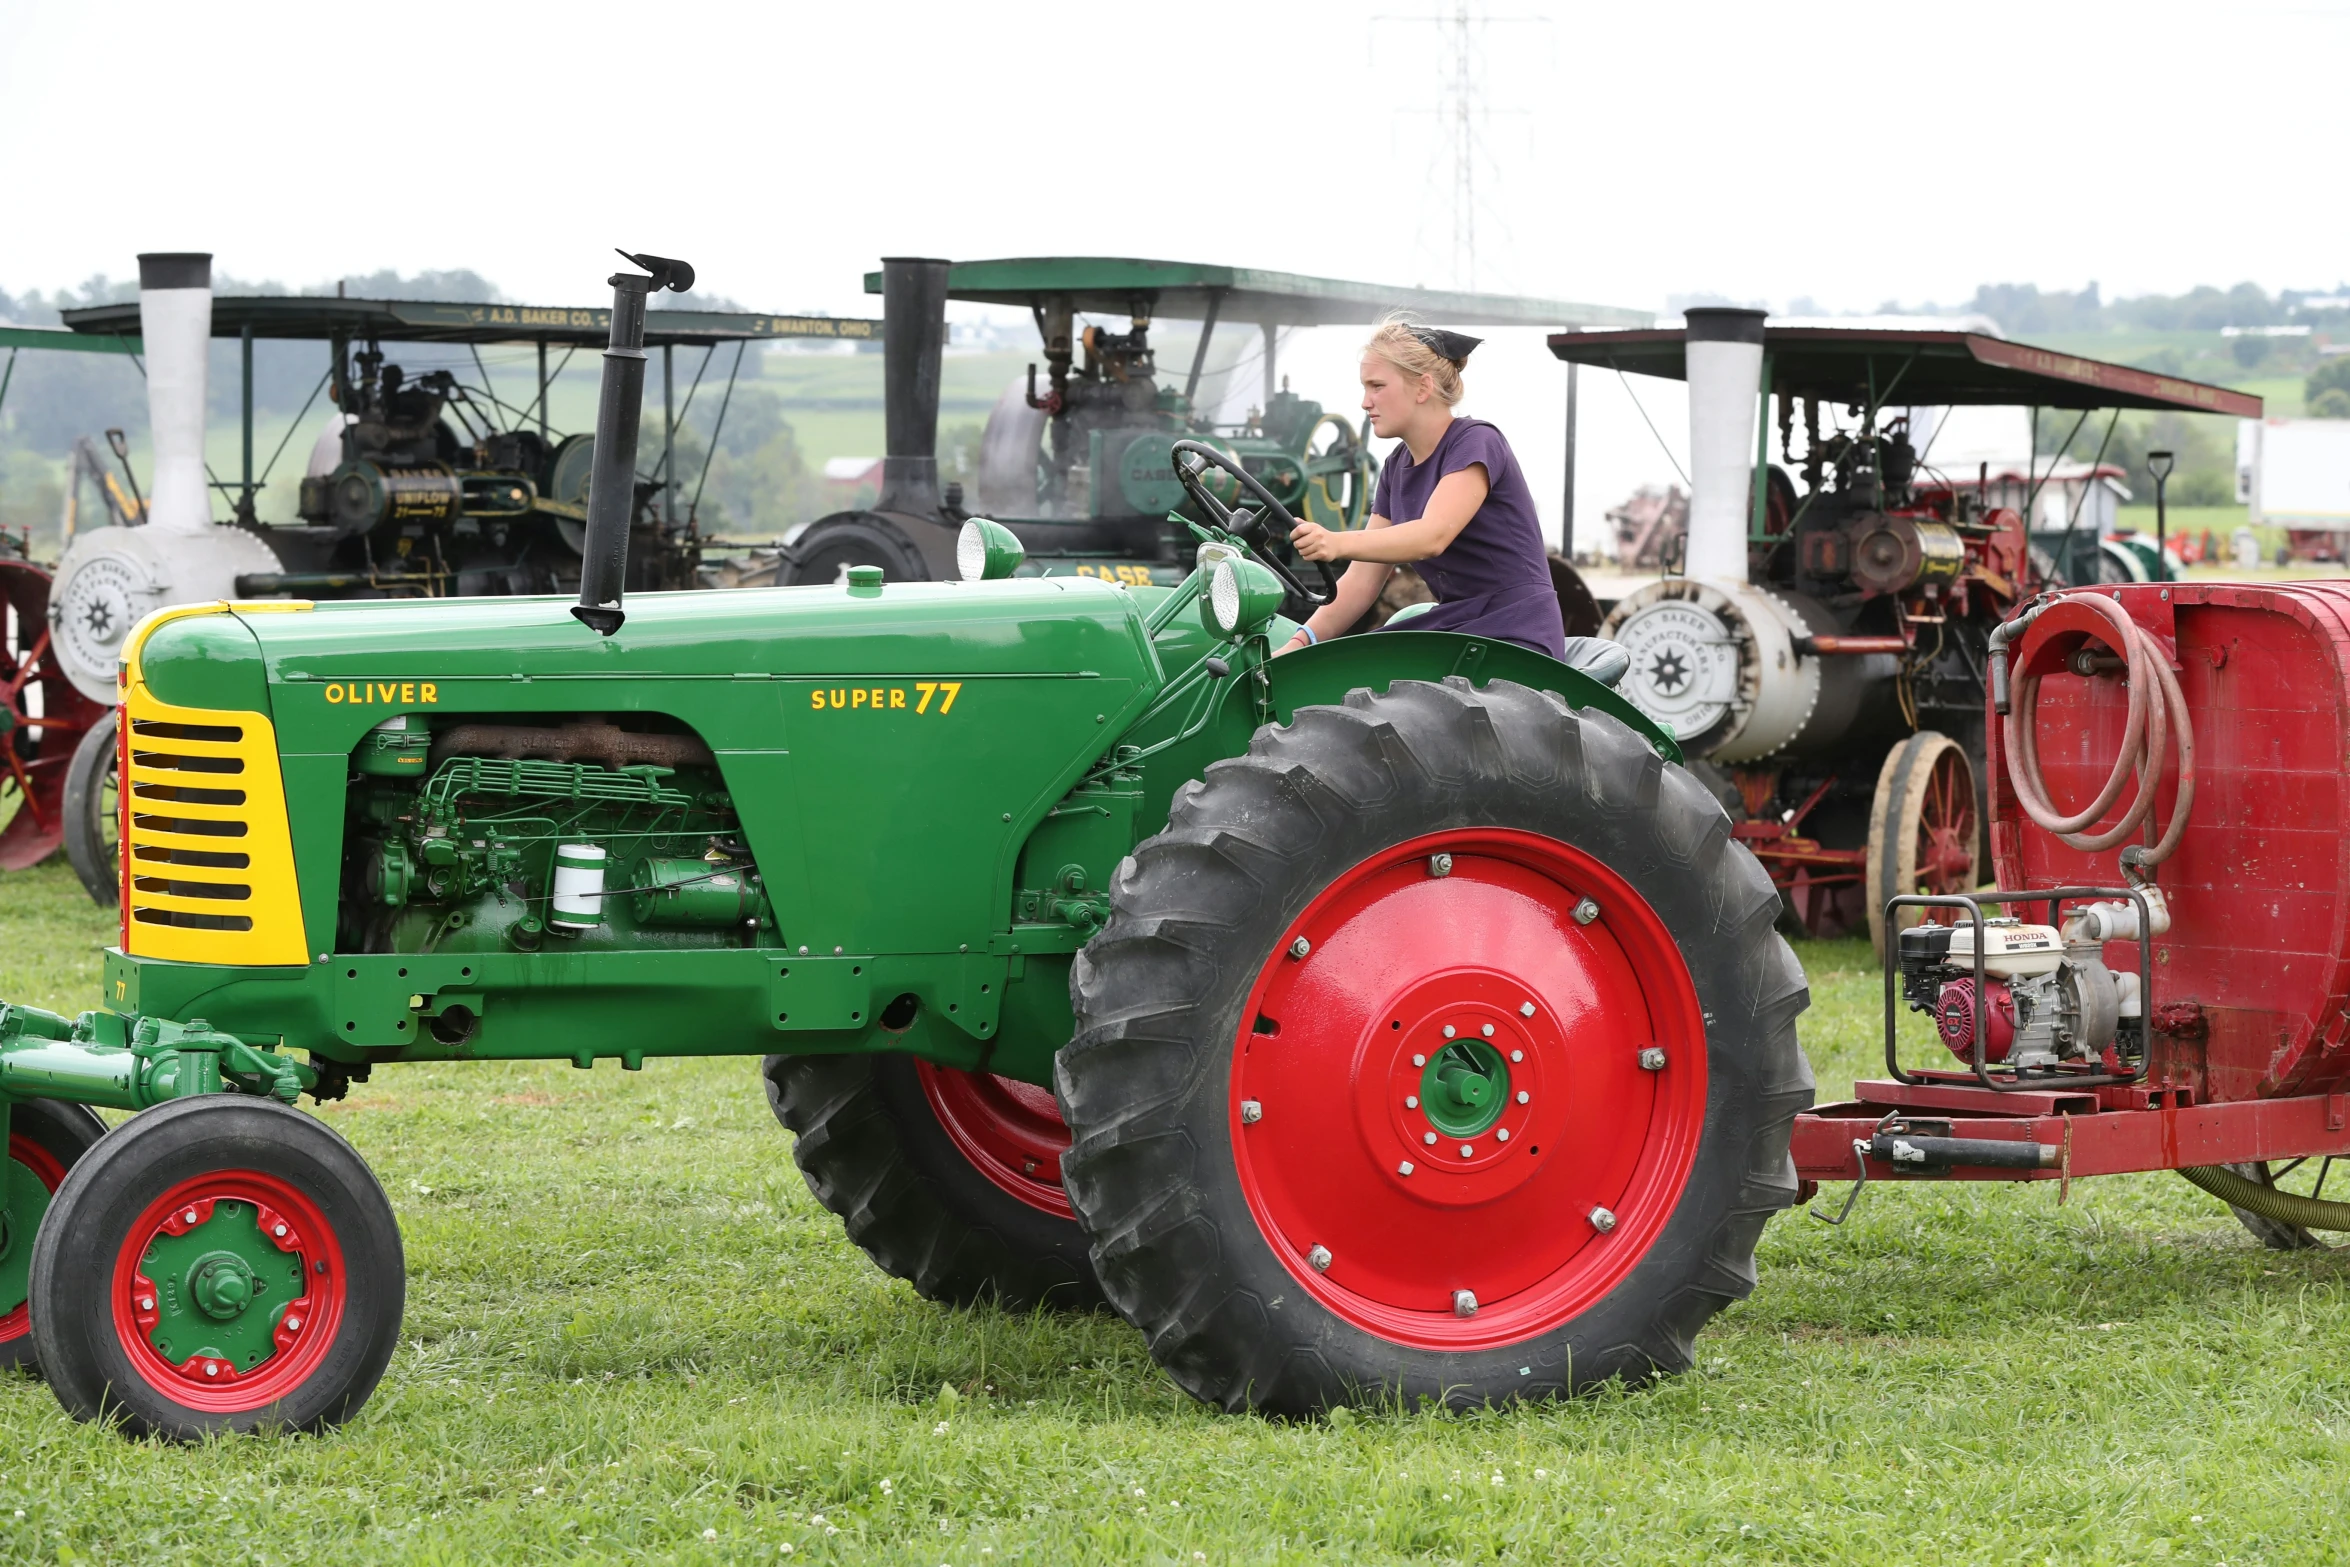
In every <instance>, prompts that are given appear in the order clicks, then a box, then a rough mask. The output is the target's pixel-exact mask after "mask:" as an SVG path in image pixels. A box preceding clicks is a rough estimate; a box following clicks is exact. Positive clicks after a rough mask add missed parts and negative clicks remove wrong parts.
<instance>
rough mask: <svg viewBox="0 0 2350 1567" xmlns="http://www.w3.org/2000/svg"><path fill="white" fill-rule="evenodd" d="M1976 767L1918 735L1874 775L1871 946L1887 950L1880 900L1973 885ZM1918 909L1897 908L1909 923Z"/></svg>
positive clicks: (1954, 748)
mask: <svg viewBox="0 0 2350 1567" xmlns="http://www.w3.org/2000/svg"><path fill="white" fill-rule="evenodd" d="M1975 800H1976V795H1975V770H1974V767H1973V766H1972V765H1971V764H1970V763H1969V762H1968V761H1967V754H1966V750H1965V748H1964V747H1963V746H1961V745H1960V744H1959V743H1958V742H1957V741H1956V740H1953V739H1951V738H1950V737H1949V736H1948V735H1944V734H1936V733H1935V732H1934V731H1932V730H1930V729H1924V730H1920V731H1919V732H1918V733H1916V734H1914V735H1911V736H1910V737H1909V738H1908V739H1907V740H1904V741H1902V742H1901V744H1899V745H1897V746H1895V747H1894V748H1893V749H1892V751H1891V752H1889V753H1888V754H1887V755H1886V757H1885V765H1884V766H1883V767H1882V768H1881V769H1879V771H1878V774H1877V794H1876V799H1875V801H1874V802H1873V804H1872V805H1871V807H1870V810H1869V861H1868V895H1867V901H1868V913H1869V941H1870V943H1871V944H1872V945H1874V946H1875V947H1876V949H1877V951H1878V953H1879V954H1880V955H1882V954H1883V952H1884V950H1885V900H1886V899H1888V898H1893V897H1899V896H1905V895H1908V894H1911V893H1921V892H1922V893H1931V894H1935V895H1937V896H1940V895H1946V894H1949V893H1956V892H1966V891H1968V890H1970V889H1972V888H1973V887H1974V886H1975V885H1976V884H1977V880H1978V873H1977V869H1976V860H1975V854H1976V845H1977V843H1978V842H1979V841H1980V838H1981V833H1980V831H1979V830H1978V827H1977V821H1976V816H1975ZM1920 914H1921V911H1920V910H1917V909H1904V910H1902V917H1901V920H1900V924H1901V926H1903V927H1905V928H1906V927H1907V926H1910V925H1914V924H1916V923H1917V922H1918V919H1919V918H1920Z"/></svg>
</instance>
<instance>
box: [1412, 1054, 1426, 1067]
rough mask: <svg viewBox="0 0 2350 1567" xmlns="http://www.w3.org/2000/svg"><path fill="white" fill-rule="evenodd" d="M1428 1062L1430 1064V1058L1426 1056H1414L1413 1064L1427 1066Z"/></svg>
mask: <svg viewBox="0 0 2350 1567" xmlns="http://www.w3.org/2000/svg"><path fill="white" fill-rule="evenodd" d="M1427 1064H1428V1058H1427V1057H1426V1056H1414V1057H1412V1065H1414V1066H1426V1065H1427Z"/></svg>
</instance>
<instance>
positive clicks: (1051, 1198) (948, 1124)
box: [914, 1060, 1077, 1219]
mask: <svg viewBox="0 0 2350 1567" xmlns="http://www.w3.org/2000/svg"><path fill="white" fill-rule="evenodd" d="M914 1075H915V1076H916V1077H917V1078H919V1079H920V1080H921V1083H922V1095H923V1097H924V1098H926V1099H928V1100H929V1101H930V1108H931V1110H932V1111H933V1113H935V1114H936V1115H937V1116H938V1124H939V1125H940V1126H941V1127H943V1128H945V1130H946V1134H947V1137H948V1138H949V1139H950V1140H951V1141H952V1142H953V1143H954V1145H955V1148H956V1151H958V1152H959V1153H961V1154H962V1156H963V1157H964V1158H966V1159H968V1160H970V1161H971V1166H972V1168H973V1169H976V1170H977V1171H978V1172H979V1173H980V1174H981V1175H984V1176H985V1177H987V1179H988V1180H990V1181H992V1182H993V1183H994V1184H995V1185H996V1186H997V1187H999V1188H1000V1189H1002V1190H1004V1191H1007V1192H1009V1193H1011V1194H1012V1195H1013V1196H1014V1197H1017V1198H1019V1199H1020V1200H1021V1201H1022V1202H1024V1203H1026V1204H1028V1206H1029V1207H1031V1208H1035V1209H1037V1210H1039V1211H1041V1212H1044V1213H1049V1214H1053V1215H1055V1216H1056V1217H1059V1218H1063V1219H1075V1218H1076V1217H1077V1210H1076V1209H1074V1208H1072V1207H1070V1206H1069V1194H1068V1193H1067V1192H1064V1191H1063V1190H1062V1189H1061V1155H1063V1154H1065V1153H1067V1152H1068V1151H1069V1128H1068V1125H1067V1124H1066V1123H1065V1122H1063V1121H1062V1119H1061V1107H1060V1106H1059V1105H1057V1104H1055V1103H1054V1102H1053V1096H1052V1091H1051V1090H1050V1089H1045V1088H1039V1087H1037V1086H1036V1085H1035V1084H1034V1083H1023V1082H1019V1081H1017V1080H1015V1079H1013V1078H1009V1077H997V1076H996V1075H994V1074H993V1073H991V1072H959V1071H957V1070H955V1069H954V1068H953V1067H948V1066H933V1065H931V1064H930V1063H929V1062H927V1061H921V1060H917V1061H916V1062H915V1063H914Z"/></svg>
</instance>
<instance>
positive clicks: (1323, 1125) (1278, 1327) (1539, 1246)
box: [1057, 678, 1812, 1416]
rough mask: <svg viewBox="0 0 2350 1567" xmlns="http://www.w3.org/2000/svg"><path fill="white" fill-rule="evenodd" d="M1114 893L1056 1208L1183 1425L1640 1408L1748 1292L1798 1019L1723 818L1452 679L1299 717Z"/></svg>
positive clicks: (1795, 1057)
mask: <svg viewBox="0 0 2350 1567" xmlns="http://www.w3.org/2000/svg"><path fill="white" fill-rule="evenodd" d="M1111 898H1112V914H1111V918H1110V921H1109V924H1108V925H1107V926H1106V927H1105V928H1104V930H1103V931H1102V932H1101V933H1100V934H1099V935H1097V936H1096V937H1095V938H1094V939H1093V941H1092V942H1090V943H1089V944H1088V945H1087V947H1086V948H1085V950H1084V951H1083V952H1082V953H1080V954H1079V956H1078V959H1077V962H1076V966H1075V969H1074V973H1073V978H1072V983H1071V993H1072V997H1073V999H1074V1002H1075V1005H1076V1013H1077V1024H1078V1033H1077V1036H1076V1038H1075V1039H1074V1040H1073V1041H1072V1042H1071V1044H1070V1045H1069V1046H1068V1047H1067V1048H1066V1049H1064V1050H1063V1051H1062V1052H1061V1055H1060V1058H1059V1063H1058V1071H1057V1086H1058V1090H1059V1096H1060V1101H1061V1109H1062V1114H1063V1116H1064V1117H1065V1118H1066V1120H1067V1121H1068V1123H1069V1127H1070V1130H1071V1133H1072V1135H1073V1137H1074V1144H1073V1146H1072V1148H1071V1150H1070V1153H1069V1156H1068V1158H1067V1159H1066V1160H1065V1161H1064V1163H1063V1167H1062V1169H1063V1179H1064V1182H1065V1184H1066V1185H1067V1187H1068V1190H1069V1195H1070V1198H1071V1200H1072V1201H1073V1202H1074V1204H1075V1206H1076V1210H1077V1215H1078V1218H1079V1220H1080V1221H1081V1222H1082V1223H1083V1224H1084V1226H1085V1229H1086V1231H1087V1234H1088V1235H1089V1236H1090V1237H1091V1239H1092V1242H1093V1259H1094V1266H1095V1268H1096V1269H1097V1271H1098V1272H1099V1274H1100V1276H1101V1280H1102V1287H1103V1289H1104V1291H1105V1293H1106V1294H1107V1295H1108V1296H1109V1299H1110V1301H1111V1303H1112V1304H1113V1305H1115V1306H1116V1307H1117V1308H1118V1309H1119V1310H1120V1311H1121V1312H1122V1313H1124V1314H1125V1315H1126V1317H1127V1318H1128V1319H1129V1320H1130V1321H1132V1322H1133V1323H1134V1324H1135V1325H1136V1326H1137V1327H1139V1328H1140V1329H1141V1330H1142V1331H1143V1333H1144V1334H1145V1335H1146V1337H1147V1339H1148V1341H1149V1344H1150V1349H1151V1353H1152V1355H1153V1356H1154V1357H1155V1358H1156V1359H1157V1360H1158V1362H1159V1363H1160V1364H1161V1365H1162V1366H1164V1367H1165V1368H1166V1369H1167V1371H1168V1373H1169V1374H1170V1375H1171V1376H1173V1377H1174V1378H1175V1380H1176V1381H1177V1382H1179V1383H1180V1384H1182V1385H1183V1386H1184V1387H1185V1388H1187V1389H1188V1390H1190V1391H1191V1392H1192V1393H1193V1394H1194V1395H1196V1396H1197V1397H1199V1398H1201V1399H1203V1400H1206V1401H1208V1402H1210V1403H1213V1404H1217V1405H1219V1406H1221V1407H1223V1408H1225V1409H1230V1410H1237V1409H1242V1408H1256V1409H1261V1410H1265V1411H1268V1412H1272V1413H1277V1414H1282V1415H1292V1416H1295V1415H1305V1414H1310V1413H1312V1412H1314V1411H1317V1410H1322V1409H1325V1408H1327V1407H1329V1406H1331V1405H1333V1404H1337V1403H1342V1402H1353V1401H1357V1400H1362V1399H1371V1400H1393V1401H1405V1400H1417V1399H1437V1400H1441V1401H1443V1402H1445V1403H1447V1404H1450V1405H1453V1406H1456V1407H1467V1406H1473V1405H1482V1404H1485V1403H1488V1402H1494V1401H1502V1400H1508V1399H1515V1398H1525V1397H1543V1396H1551V1395H1558V1394H1565V1393H1571V1392H1576V1391H1579V1390H1583V1389H1588V1388H1592V1387H1594V1386H1596V1385H1599V1384H1602V1383H1605V1382H1607V1381H1609V1380H1610V1379H1612V1378H1622V1379H1625V1380H1627V1381H1637V1380H1640V1379H1644V1378H1647V1377H1649V1376H1651V1375H1653V1374H1656V1373H1658V1372H1671V1371H1678V1370H1682V1369H1685V1368H1686V1367H1688V1366H1689V1365H1690V1364H1691V1358H1692V1353H1693V1351H1692V1347H1691V1340H1692V1338H1693V1336H1694V1335H1695V1334H1696V1332H1697V1331H1698V1329H1699V1328H1700V1327H1702V1326H1703V1325H1704V1324H1705V1322H1706V1321H1707V1320H1708V1319H1709V1318H1711V1317H1712V1316H1713V1315H1714V1314H1715V1313H1716V1312H1718V1311H1720V1310H1722V1309H1723V1308H1724V1307H1725V1306H1727V1305H1729V1304H1730V1303H1731V1302H1733V1301H1735V1300H1738V1299H1740V1298H1741V1297H1743V1296H1744V1295H1746V1294H1747V1293H1748V1291H1750V1290H1751V1289H1752V1288H1753V1287H1754V1282H1755V1274H1754V1249H1755V1243H1756V1240H1757V1238H1758V1237H1759V1235H1760V1234H1761V1232H1762V1228H1763V1225H1764V1223H1765V1222H1766V1221H1767V1220H1768V1219H1769V1218H1770V1216H1771V1215H1772V1214H1773V1213H1775V1212H1777V1211H1778V1210H1780V1209H1782V1208H1785V1207H1787V1206H1789V1205H1790V1204H1792V1203H1793V1202H1794V1200H1795V1195H1796V1177H1795V1170H1794V1165H1793V1162H1792V1160H1791V1159H1790V1158H1789V1153H1788V1148H1789V1140H1790V1137H1791V1134H1792V1129H1793V1121H1794V1117H1795V1114H1796V1112H1797V1111H1799V1110H1801V1109H1802V1108H1804V1107H1805V1106H1807V1105H1809V1104H1810V1103H1811V1099H1812V1077H1811V1069H1810V1067H1809V1065H1808V1064H1807V1063H1806V1062H1805V1060H1804V1057H1803V1053H1802V1051H1801V1050H1800V1049H1799V1048H1798V1046H1797V1044H1796V1038H1795V1018H1796V1015H1797V1014H1798V1013H1799V1012H1800V1011H1801V1010H1802V1009H1803V1007H1804V1006H1805V1004H1806V1003H1807V1001H1808V1000H1809V993H1808V992H1807V990H1806V989H1805V985H1804V978H1803V971H1802V969H1801V968H1800V967H1799V966H1798V965H1797V963H1796V961H1795V957H1794V954H1793V953H1792V952H1791V951H1790V950H1789V948H1788V946H1787V944H1786V943H1785V942H1784V941H1783V940H1781V939H1780V937H1779V935H1778V933H1777V932H1776V930H1775V929H1774V928H1773V926H1774V922H1775V921H1776V919H1777V916H1778V908H1779V900H1778V895H1777V894H1776V893H1775V892H1774V891H1773V890H1772V887H1771V883H1770V878H1769V877H1768V876H1767V875H1766V874H1764V872H1763V870H1762V868H1761V866H1760V865H1759V864H1758V863H1757V862H1756V861H1755V860H1754V858H1753V856H1752V855H1750V854H1749V853H1747V852H1746V851H1745V850H1744V849H1743V848H1741V847H1740V846H1738V845H1737V844H1736V843H1734V842H1733V841H1732V840H1731V837H1730V827H1729V822H1728V819H1727V818H1726V817H1725V815H1724V813H1723V811H1722V808H1721V806H1720V805H1719V804H1718V803H1717V802H1716V801H1715V800H1714V799H1713V798H1711V797H1710V796H1709V795H1708V794H1707V792H1706V791H1705V789H1704V788H1703V787H1701V786H1700V785H1699V784H1698V783H1697V782H1696V781H1695V780H1694V779H1692V778H1691V777H1690V776H1689V775H1688V774H1687V773H1686V772H1684V771H1682V770H1681V769H1680V768H1678V767H1673V766H1668V765H1667V764H1665V763H1664V762H1663V761H1662V760H1660V759H1659V758H1658V757H1657V755H1656V754H1655V753H1654V752H1653V751H1652V750H1651V749H1650V748H1649V747H1648V745H1647V744H1646V742H1644V741H1643V740H1641V739H1640V737H1639V736H1638V735H1636V734H1634V733H1633V732H1632V731H1631V730H1630V729H1629V728H1627V727H1626V726H1625V725H1623V724H1622V723H1620V722H1619V721H1617V720H1615V719H1613V718H1610V717H1608V716H1606V715H1604V714H1600V713H1596V712H1581V713H1578V712H1576V711H1574V710H1572V709H1570V708H1568V707H1567V706H1565V705H1564V704H1563V703H1562V702H1561V701H1560V700H1559V699H1558V698H1556V697H1554V696H1551V695H1549V694H1546V693H1543V692H1538V691H1534V690H1530V689H1527V688H1525V687H1523V686H1517V685H1512V684H1508V683H1506V682H1501V681H1496V682H1494V683H1493V684H1492V685H1491V686H1489V687H1487V688H1486V689H1484V690H1476V689H1472V688H1471V687H1470V686H1469V685H1468V684H1467V683H1466V682H1464V681H1462V680H1460V679H1458V678H1454V679H1451V680H1447V681H1446V682H1444V683H1443V684H1442V685H1432V684H1427V683H1423V682H1412V681H1398V682H1396V683H1395V685H1394V686H1393V687H1392V689H1391V690H1390V691H1389V692H1388V693H1387V694H1385V695H1374V694H1372V693H1370V692H1367V691H1361V690H1358V691H1355V692H1354V693H1352V694H1351V695H1350V696H1349V697H1348V698H1347V700H1346V703H1345V705H1344V706H1342V707H1312V708H1304V709H1301V710H1299V712H1298V713H1297V714H1296V716H1295V719H1294V721H1293V722H1292V723H1291V724H1289V725H1288V726H1286V727H1267V728H1265V729H1262V730H1260V731H1258V733H1257V735H1256V738H1255V739H1254V741H1253V742H1252V743H1251V745H1250V747H1249V750H1248V753H1247V754H1246V755H1244V756H1241V757H1237V758H1233V759H1231V760H1228V761H1223V762H1219V763H1217V764H1215V765H1214V766H1212V767H1210V768H1209V769H1208V771H1207V775H1206V776H1205V777H1204V778H1203V779H1201V780H1198V781H1195V782H1193V783H1190V784H1187V785H1185V786H1184V787H1183V788H1181V789H1180V790H1178V791H1177V793H1176V796H1175V801H1174V806H1173V811H1172V816H1171V821H1170V823H1169V826H1168V828H1167V830H1166V831H1164V832H1162V833H1160V834H1159V835H1158V836H1156V837H1154V838H1152V839H1150V840H1149V841H1148V842H1146V843H1144V844H1143V845H1141V846H1140V847H1139V848H1138V849H1136V851H1135V852H1134V855H1133V856H1132V858H1131V859H1130V860H1128V861H1127V862H1126V863H1125V864H1123V865H1122V866H1121V867H1120V868H1119V871H1118V874H1117V876H1116V878H1115V879H1114V883H1113V886H1112V888H1111ZM1325 965H1327V966H1326V967H1325ZM1456 1029H1457V1034H1456ZM1651 1049H1661V1050H1662V1051H1663V1052H1664V1053H1663V1054H1662V1055H1652V1054H1650V1053H1649V1052H1650V1050H1651ZM1480 1078H1481V1080H1482V1084H1483V1086H1482V1087H1480V1086H1479V1085H1478V1083H1477V1082H1472V1081H1471V1079H1480ZM1423 1095H1426V1096H1428V1097H1426V1098H1422V1097H1421V1096H1423ZM1440 1096H1441V1104H1442V1108H1441V1109H1440V1108H1439V1106H1440ZM1497 1106H1498V1108H1496V1107H1497ZM1480 1107H1482V1108H1480ZM1480 1118H1483V1125H1482V1129H1480V1128H1479V1125H1478V1123H1479V1120H1480ZM1423 1123H1426V1124H1425V1125H1424V1124H1423ZM1545 1147H1547V1148H1548V1149H1549V1158H1548V1159H1544V1158H1543V1152H1544V1149H1545ZM1513 1183H1514V1184H1513Z"/></svg>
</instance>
